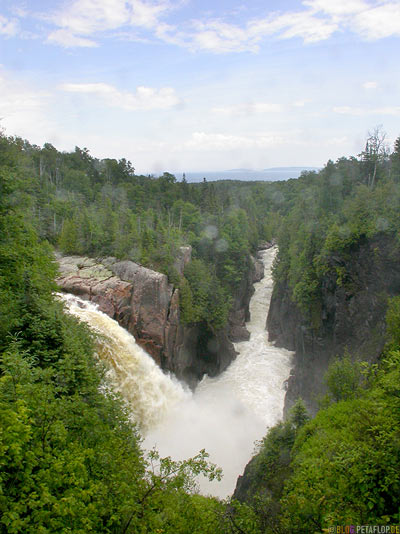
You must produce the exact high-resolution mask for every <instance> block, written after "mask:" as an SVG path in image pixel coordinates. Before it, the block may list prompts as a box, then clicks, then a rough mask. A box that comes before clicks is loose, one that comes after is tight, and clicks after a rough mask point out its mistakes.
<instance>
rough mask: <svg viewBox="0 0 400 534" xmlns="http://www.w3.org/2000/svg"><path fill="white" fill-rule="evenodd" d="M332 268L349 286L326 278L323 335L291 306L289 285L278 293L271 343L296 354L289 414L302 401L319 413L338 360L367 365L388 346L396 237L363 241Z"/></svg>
mask: <svg viewBox="0 0 400 534" xmlns="http://www.w3.org/2000/svg"><path fill="white" fill-rule="evenodd" d="M331 262H332V264H333V266H338V267H341V268H344V269H345V271H346V273H347V276H346V282H345V283H344V284H343V285H338V284H337V282H336V280H335V277H334V276H333V275H327V276H326V277H325V279H324V281H323V286H322V299H321V312H320V313H321V319H322V321H321V326H320V328H319V329H318V331H314V330H313V329H312V328H311V326H310V325H309V323H308V322H307V321H306V320H305V319H304V317H303V316H302V314H301V312H300V310H299V309H298V308H297V307H296V305H295V304H294V303H293V302H292V301H291V300H290V297H289V289H288V287H287V286H286V285H285V284H280V285H277V286H276V287H275V288H274V292H273V296H272V300H271V305H270V310H269V315H268V320H267V327H268V331H269V338H270V340H271V341H274V342H275V343H276V344H277V345H278V346H282V347H285V348H287V349H289V350H294V351H296V357H295V367H294V370H293V371H292V375H291V377H290V378H289V384H288V391H287V395H286V410H287V409H288V408H290V406H291V405H292V404H293V402H294V401H295V400H296V399H297V398H298V397H299V396H301V397H302V398H303V399H304V400H305V401H306V403H307V405H308V407H309V408H310V409H311V411H312V412H315V411H316V408H317V402H316V397H317V396H318V395H320V394H321V393H323V391H324V387H323V375H324V373H325V371H326V369H327V367H328V365H329V362H330V361H331V359H332V358H333V357H334V356H336V355H341V354H343V353H344V352H345V350H348V351H349V353H350V354H351V355H354V356H359V357H360V358H362V359H364V360H365V359H367V360H370V361H373V360H374V359H376V358H377V357H378V355H379V353H380V352H381V350H382V348H383V345H384V342H385V313H386V308H387V299H388V297H392V296H394V295H399V294H400V269H399V265H400V245H399V244H398V241H397V240H396V238H395V237H390V236H387V235H378V236H375V237H374V238H373V239H369V240H367V239H364V241H362V242H360V243H359V244H358V245H357V246H355V247H354V248H352V249H351V250H350V252H349V254H348V256H347V258H346V260H345V261H344V260H343V259H342V258H339V257H332V258H331Z"/></svg>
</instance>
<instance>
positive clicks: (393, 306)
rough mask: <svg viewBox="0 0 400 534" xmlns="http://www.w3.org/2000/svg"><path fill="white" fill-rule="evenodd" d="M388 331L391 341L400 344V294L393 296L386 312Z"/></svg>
mask: <svg viewBox="0 0 400 534" xmlns="http://www.w3.org/2000/svg"><path fill="white" fill-rule="evenodd" d="M386 324H387V333H388V336H389V342H390V343H391V344H392V345H394V346H396V347H399V346H400V296H398V297H393V298H392V299H390V300H389V306H388V310H387V313H386Z"/></svg>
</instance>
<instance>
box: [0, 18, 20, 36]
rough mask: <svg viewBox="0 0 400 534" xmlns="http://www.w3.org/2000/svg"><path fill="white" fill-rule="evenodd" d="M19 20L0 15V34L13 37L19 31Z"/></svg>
mask: <svg viewBox="0 0 400 534" xmlns="http://www.w3.org/2000/svg"><path fill="white" fill-rule="evenodd" d="M18 28H19V25H18V22H17V21H16V20H10V19H7V18H6V17H3V15H0V34H2V35H5V36H6V37H13V36H14V35H16V34H17V33H18Z"/></svg>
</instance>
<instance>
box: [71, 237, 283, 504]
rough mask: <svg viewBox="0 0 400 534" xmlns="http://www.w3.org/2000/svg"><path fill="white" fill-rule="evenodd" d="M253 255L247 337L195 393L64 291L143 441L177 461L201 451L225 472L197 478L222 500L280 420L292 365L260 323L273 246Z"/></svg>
mask: <svg viewBox="0 0 400 534" xmlns="http://www.w3.org/2000/svg"><path fill="white" fill-rule="evenodd" d="M259 254H260V259H261V260H262V261H263V263H264V267H265V276H264V278H263V279H262V280H261V281H260V282H257V283H255V284H254V288H255V292H254V294H253V296H252V298H251V301H250V321H249V322H248V323H247V324H246V327H247V329H248V331H249V332H250V339H249V340H248V341H241V342H239V343H235V350H236V351H237V352H238V355H237V357H236V359H235V360H234V361H233V362H232V363H231V364H230V365H229V367H228V368H227V369H226V370H225V371H224V372H222V373H221V374H220V375H218V376H216V377H209V376H205V377H204V378H203V379H202V380H201V382H200V383H199V384H198V385H197V387H196V389H195V391H194V392H192V391H191V390H190V389H189V388H188V387H187V385H185V384H183V383H181V382H180V381H178V380H177V379H176V378H175V377H174V376H173V375H170V374H166V373H164V372H163V371H162V370H161V369H160V368H159V366H158V365H157V364H156V363H155V361H154V359H153V358H151V357H150V356H149V355H148V354H147V353H146V352H145V350H144V349H143V348H141V347H140V346H139V345H138V344H137V343H136V341H135V339H134V337H133V336H132V335H131V334H130V333H129V332H127V331H126V330H125V329H124V328H122V327H121V326H119V324H118V323H117V322H116V321H115V320H114V319H111V318H110V317H109V316H107V315H106V314H104V313H103V312H101V311H100V310H99V309H98V307H97V305H96V304H94V303H91V302H87V301H84V300H82V299H80V298H79V297H77V296H73V295H69V294H67V295H65V294H64V295H62V298H63V300H64V301H65V302H66V305H67V309H69V311H70V313H72V314H74V315H76V316H78V317H79V318H80V319H82V320H83V321H85V322H87V323H88V324H89V325H90V326H91V327H92V328H93V329H94V330H95V331H96V332H98V333H99V334H101V337H100V341H99V344H98V350H97V353H98V356H99V358H100V359H101V360H103V361H104V362H105V364H106V367H107V369H108V371H107V374H108V378H109V380H110V382H111V383H112V385H113V387H114V388H115V389H116V390H117V391H118V392H120V393H121V395H122V397H123V398H124V399H125V400H126V402H127V403H128V405H129V407H130V410H131V412H132V417H133V419H134V420H135V421H136V422H137V423H138V424H139V426H140V428H141V431H142V434H143V436H144V447H145V448H146V449H148V450H149V449H151V448H153V447H156V448H157V450H158V451H159V453H160V454H161V456H171V457H172V458H173V459H177V460H179V459H184V458H188V457H190V456H193V455H195V454H196V453H197V452H198V451H199V450H200V449H206V451H207V452H208V453H209V454H210V460H211V461H212V462H213V463H215V464H217V465H218V466H219V467H221V468H222V470H223V474H224V476H223V479H222V481H221V482H216V481H214V482H208V481H202V480H200V481H199V484H200V488H201V491H202V493H205V494H212V495H216V496H219V497H222V498H224V497H226V496H228V495H230V494H232V492H233V491H234V489H235V485H236V480H237V477H238V476H239V475H240V474H241V473H242V472H243V469H244V467H245V465H246V464H247V462H248V461H249V460H250V458H251V456H252V454H253V452H254V448H255V442H257V440H260V439H261V438H262V437H263V436H264V435H265V434H266V430H267V428H269V427H271V426H272V425H274V424H275V423H276V422H277V421H278V420H279V419H281V418H282V414H283V406H284V398H285V384H286V381H287V379H288V377H289V373H290V369H291V365H292V353H290V352H289V351H287V350H285V349H282V348H277V347H275V346H274V345H273V344H272V343H270V342H268V333H267V331H266V329H265V323H266V318H267V314H268V309H269V304H270V300H271V294H272V277H271V266H272V262H273V259H274V256H275V254H276V248H275V247H272V248H270V249H268V250H264V251H261V252H260V253H259Z"/></svg>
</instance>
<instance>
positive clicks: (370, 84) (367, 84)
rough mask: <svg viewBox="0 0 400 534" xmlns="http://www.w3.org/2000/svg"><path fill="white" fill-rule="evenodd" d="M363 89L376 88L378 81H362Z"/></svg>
mask: <svg viewBox="0 0 400 534" xmlns="http://www.w3.org/2000/svg"><path fill="white" fill-rule="evenodd" d="M363 87H364V89H376V88H377V87H378V82H364V83H363Z"/></svg>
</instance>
